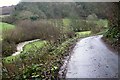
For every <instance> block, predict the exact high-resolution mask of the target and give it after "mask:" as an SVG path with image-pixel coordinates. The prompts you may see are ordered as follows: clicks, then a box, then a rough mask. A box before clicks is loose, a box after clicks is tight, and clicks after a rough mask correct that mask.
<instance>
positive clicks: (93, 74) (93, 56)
mask: <svg viewBox="0 0 120 80" xmlns="http://www.w3.org/2000/svg"><path fill="white" fill-rule="evenodd" d="M101 37H102V36H101V35H100V36H92V37H88V38H84V39H82V40H80V41H79V42H78V43H77V44H76V46H75V47H74V49H73V54H72V55H71V58H70V61H69V63H68V65H67V73H66V78H117V77H118V55H117V54H116V53H115V52H112V51H111V50H109V49H108V48H107V47H106V45H105V44H104V43H103V42H102V40H101Z"/></svg>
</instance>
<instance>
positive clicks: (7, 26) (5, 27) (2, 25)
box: [0, 22, 15, 31]
mask: <svg viewBox="0 0 120 80" xmlns="http://www.w3.org/2000/svg"><path fill="white" fill-rule="evenodd" d="M13 28H15V26H14V25H12V24H8V23H4V22H0V31H1V30H9V29H13Z"/></svg>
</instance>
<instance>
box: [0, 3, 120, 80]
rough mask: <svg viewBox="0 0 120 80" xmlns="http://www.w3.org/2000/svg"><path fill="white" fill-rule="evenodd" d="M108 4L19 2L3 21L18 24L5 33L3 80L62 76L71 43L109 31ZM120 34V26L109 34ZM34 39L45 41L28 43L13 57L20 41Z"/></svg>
mask: <svg viewBox="0 0 120 80" xmlns="http://www.w3.org/2000/svg"><path fill="white" fill-rule="evenodd" d="M98 4H99V5H98ZM106 4H107V3H25V2H23V3H19V4H18V5H17V6H15V11H14V12H13V14H11V15H10V16H8V17H5V18H3V20H2V22H6V23H4V24H8V23H10V24H14V25H15V26H14V28H12V29H7V30H4V31H3V35H2V40H1V41H2V43H3V44H2V49H3V50H2V54H3V62H2V63H3V68H2V71H3V79H6V78H9V79H16V80H17V79H21V80H23V79H37V78H38V79H59V76H58V71H59V69H60V67H61V65H62V63H63V62H62V59H63V58H64V56H66V55H68V54H67V52H69V50H70V46H72V45H73V44H74V43H75V41H76V40H77V39H78V38H83V37H86V36H90V35H91V34H98V33H99V34H101V32H102V33H104V32H105V31H107V30H108V29H107V27H108V25H109V24H108V22H109V20H107V17H108V16H107V15H105V14H104V13H105V12H104V7H106V6H103V5H106ZM108 4H109V3H108ZM70 11H71V12H70ZM51 18H52V19H51ZM9 28H10V27H9ZM111 32H112V33H111ZM119 35H120V34H119V29H118V28H113V27H111V29H109V30H108V31H107V33H106V37H109V38H110V39H112V40H113V41H114V42H116V40H117V39H118V38H119ZM33 39H40V40H41V41H42V42H43V41H45V44H44V43H41V42H40V43H39V42H33V43H30V44H27V45H25V46H24V50H23V51H22V52H21V54H19V55H16V56H10V55H12V54H13V53H14V52H15V51H16V45H17V44H18V43H20V42H24V41H29V40H33Z"/></svg>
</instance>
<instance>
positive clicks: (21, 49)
mask: <svg viewBox="0 0 120 80" xmlns="http://www.w3.org/2000/svg"><path fill="white" fill-rule="evenodd" d="M38 40H40V39H35V40H31V41H25V42H21V43H19V44H18V45H17V51H16V52H15V53H13V54H12V56H16V55H18V54H20V53H21V52H22V51H23V47H24V46H25V45H26V44H29V43H31V42H34V41H38Z"/></svg>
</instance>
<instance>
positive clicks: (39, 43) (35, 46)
mask: <svg viewBox="0 0 120 80" xmlns="http://www.w3.org/2000/svg"><path fill="white" fill-rule="evenodd" d="M45 43H46V41H40V40H39V41H35V42H31V43H29V44H26V45H25V46H24V47H23V51H22V52H21V54H19V55H16V56H9V57H6V58H4V62H5V63H11V62H14V61H16V60H17V59H20V56H21V55H24V54H25V53H27V52H29V51H35V50H38V49H40V48H42V47H43V46H44V45H45Z"/></svg>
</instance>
